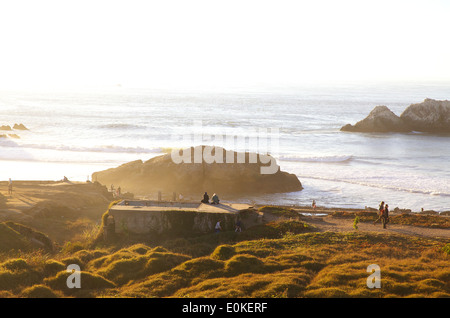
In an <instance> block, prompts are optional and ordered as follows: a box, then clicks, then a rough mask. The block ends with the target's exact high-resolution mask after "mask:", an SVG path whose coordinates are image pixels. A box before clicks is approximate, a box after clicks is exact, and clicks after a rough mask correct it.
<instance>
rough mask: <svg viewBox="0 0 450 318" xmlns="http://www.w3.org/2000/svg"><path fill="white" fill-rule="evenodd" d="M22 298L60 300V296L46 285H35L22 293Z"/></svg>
mask: <svg viewBox="0 0 450 318" xmlns="http://www.w3.org/2000/svg"><path fill="white" fill-rule="evenodd" d="M21 296H22V297H26V298H58V297H59V296H58V295H57V294H56V292H55V291H53V290H52V289H51V288H49V287H47V286H45V285H41V284H39V285H34V286H31V287H28V288H25V289H24V290H23V291H22V293H21Z"/></svg>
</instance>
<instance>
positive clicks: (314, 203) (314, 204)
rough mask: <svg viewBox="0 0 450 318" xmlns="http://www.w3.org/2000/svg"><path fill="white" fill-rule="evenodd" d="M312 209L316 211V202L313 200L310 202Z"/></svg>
mask: <svg viewBox="0 0 450 318" xmlns="http://www.w3.org/2000/svg"><path fill="white" fill-rule="evenodd" d="M312 208H313V209H314V210H315V209H316V200H313V202H312Z"/></svg>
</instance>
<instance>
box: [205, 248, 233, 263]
mask: <svg viewBox="0 0 450 318" xmlns="http://www.w3.org/2000/svg"><path fill="white" fill-rule="evenodd" d="M235 253H236V251H235V249H234V247H233V246H231V245H227V244H225V245H220V246H218V247H217V248H216V249H215V250H214V252H213V253H212V254H211V257H212V258H214V259H218V260H222V261H223V260H227V259H229V258H231V257H232V256H233V255H234V254H235Z"/></svg>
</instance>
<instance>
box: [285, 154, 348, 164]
mask: <svg viewBox="0 0 450 318" xmlns="http://www.w3.org/2000/svg"><path fill="white" fill-rule="evenodd" d="M279 159H280V160H281V161H295V162H319V163H339V162H349V161H351V160H352V159H353V156H352V155H340V156H318V157H303V156H296V155H286V156H280V157H279Z"/></svg>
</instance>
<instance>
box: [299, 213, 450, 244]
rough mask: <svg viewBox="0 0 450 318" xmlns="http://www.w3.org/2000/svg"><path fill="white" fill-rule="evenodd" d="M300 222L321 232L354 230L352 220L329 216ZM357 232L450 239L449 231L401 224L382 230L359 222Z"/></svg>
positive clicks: (306, 217)
mask: <svg viewBox="0 0 450 318" xmlns="http://www.w3.org/2000/svg"><path fill="white" fill-rule="evenodd" d="M302 220H304V221H305V222H306V223H309V224H311V225H313V226H315V227H317V228H318V229H319V231H321V232H325V231H334V232H347V231H354V230H355V229H354V228H353V219H340V218H334V217H331V216H302ZM358 231H366V232H378V233H397V234H405V235H412V236H418V237H431V238H447V239H450V229H435V228H426V227H419V226H412V225H402V224H388V225H387V228H386V229H383V227H382V225H381V223H377V224H375V225H374V224H373V223H371V222H364V223H363V222H360V223H358Z"/></svg>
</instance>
